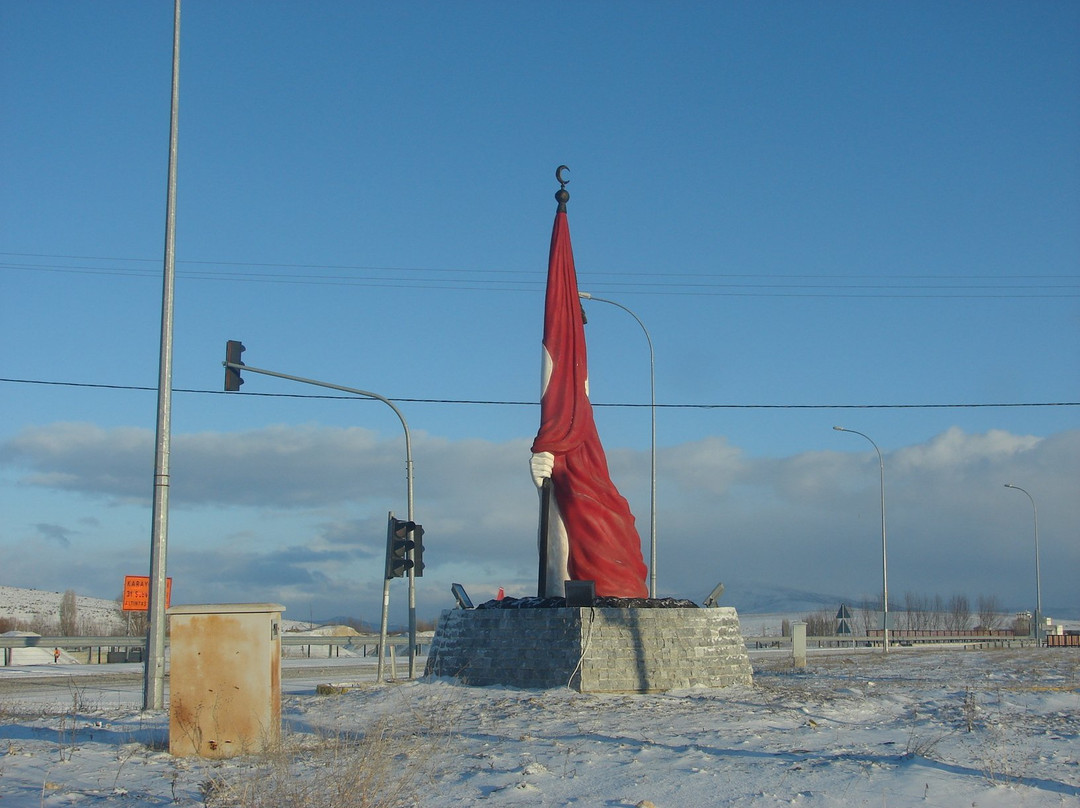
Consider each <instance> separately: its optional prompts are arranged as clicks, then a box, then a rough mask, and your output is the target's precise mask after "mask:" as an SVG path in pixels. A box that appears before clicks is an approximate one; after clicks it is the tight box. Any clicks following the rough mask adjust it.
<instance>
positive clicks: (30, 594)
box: [0, 586, 124, 634]
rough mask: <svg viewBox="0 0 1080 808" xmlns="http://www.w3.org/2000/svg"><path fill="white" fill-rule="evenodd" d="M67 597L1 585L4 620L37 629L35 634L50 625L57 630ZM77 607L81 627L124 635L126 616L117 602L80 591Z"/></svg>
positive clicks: (0, 612)
mask: <svg viewBox="0 0 1080 808" xmlns="http://www.w3.org/2000/svg"><path fill="white" fill-rule="evenodd" d="M63 597H64V593H63V592H49V591H46V590H44V589H22V588H20V587H16V586H0V618H9V619H12V620H17V621H19V622H20V623H25V624H27V625H31V626H35V628H33V629H31V630H35V631H37V630H38V628H45V627H47V626H52V628H51V629H49V630H50V631H57V630H58V628H57V627H58V626H59V624H60V601H61V600H62V599H63ZM75 605H76V611H77V617H78V620H79V624H80V625H81V626H87V627H96V631H100V632H102V633H103V634H123V633H124V616H123V613H122V612H121V611H120V607H119V605H118V604H117V603H116V601H115V600H106V599H105V598H91V597H86V596H83V595H80V594H79V593H78V591H76V593H75ZM38 633H45V632H44V631H38ZM84 633H86V632H84Z"/></svg>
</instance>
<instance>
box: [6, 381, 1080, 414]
mask: <svg viewBox="0 0 1080 808" xmlns="http://www.w3.org/2000/svg"><path fill="white" fill-rule="evenodd" d="M0 383H5V384H39V385H47V386H52V387H81V388H89V389H98V390H133V391H141V392H155V393H156V392H157V387H148V386H140V385H133V384H102V383H94V382H61V381H49V380H45V379H9V378H0ZM173 392H174V393H193V394H200V395H215V396H218V395H226V396H249V397H259V398H299V399H330V400H339V401H366V400H368V399H366V398H364V397H363V396H356V395H334V394H326V393H260V392H254V391H253V392H250V393H247V392H243V391H240V392H225V391H223V390H200V389H196V388H183V387H174V388H173ZM390 400H391V401H393V402H395V403H399V404H401V403H404V404H462V405H489V406H514V407H519V406H526V407H538V406H539V405H540V402H539V401H515V400H506V399H502V400H500V399H462V398H390ZM592 406H594V407H612V408H629V409H632V408H638V409H640V408H645V407H652V406H655V407H656V409H668V410H920V409H926V410H932V409H979V408H994V407H1001V408H1015V407H1080V401H1020V402H1000V401H999V402H963V403H944V404H941V403H919V404H732V403H727V404H721V403H712V404H708V403H697V404H694V403H679V404H661V403H657V404H656V405H653V404H652V403H627V402H595V401H594V402H592Z"/></svg>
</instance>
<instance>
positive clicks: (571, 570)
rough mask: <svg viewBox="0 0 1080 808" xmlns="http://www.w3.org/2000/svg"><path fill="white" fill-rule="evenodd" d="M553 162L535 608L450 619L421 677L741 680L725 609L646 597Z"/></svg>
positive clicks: (617, 687)
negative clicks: (593, 396) (606, 432)
mask: <svg viewBox="0 0 1080 808" xmlns="http://www.w3.org/2000/svg"><path fill="white" fill-rule="evenodd" d="M567 170H569V169H567V167H566V166H559V168H558V169H557V170H556V171H555V178H556V179H557V180H558V182H559V185H560V188H559V190H558V191H557V192H556V193H555V200H556V202H558V208H557V209H556V213H555V224H554V227H553V229H552V234H551V249H550V252H549V255H548V275H547V291H546V295H545V301H544V336H543V349H544V350H543V364H542V383H541V397H540V428H539V431H538V432H537V435H536V439H535V440H534V441H533V445H532V458H531V471H532V476H533V480H534V482H535V483H536V485H537V487H538V489H539V492H540V518H539V536H538V546H539V573H538V583H537V596H536V597H535V598H520V599H516V598H503V599H501V600H494V601H488V602H487V603H484V604H481V605H480V606H478V607H476V608H475V609H456V610H452V611H446V612H444V613H443V614H442V617H441V618H440V621H439V626H438V629H437V631H436V633H435V638H434V640H433V641H432V644H431V650H430V652H429V654H428V662H427V667H426V669H425V674H426V675H434V676H452V677H455V678H457V679H459V680H461V681H463V682H465V683H468V684H473V685H492V684H503V685H510V686H515V687H556V686H566V687H571V688H574V689H575V690H580V691H583V692H585V691H588V692H639V693H640V692H650V691H666V690H673V689H677V688H686V687H695V686H706V687H724V686H728V685H733V684H749V683H750V681H751V669H750V662H749V658H748V657H747V654H746V648H745V646H744V644H743V640H742V634H741V631H740V630H739V618H738V614H737V613H736V612H735V610H734V609H733V608H705V609H702V608H698V606H697V605H696V604H694V603H692V602H691V601H686V600H676V599H672V598H665V599H654V598H649V597H648V594H649V591H648V586H647V585H646V575H647V572H648V570H647V568H646V566H645V562H644V559H643V558H642V553H641V538H640V536H639V535H638V532H637V527H636V526H635V522H634V515H633V513H632V512H631V510H630V505H629V503H628V502H627V501H626V499H625V498H624V497H623V496H622V495H621V494H620V493H619V491H618V489H617V488H616V487H615V484H614V483H613V482H612V480H611V476H610V474H609V472H608V466H607V459H606V456H605V454H604V449H603V446H602V444H601V442H600V437H599V434H598V433H597V429H596V423H595V421H594V419H593V410H592V404H591V403H590V402H589V378H588V362H587V353H586V346H585V328H584V318H583V316H582V311H581V303H580V300H579V297H578V287H577V274H576V270H575V268H574V256H573V250H572V249H571V245H570V228H569V223H568V221H567V214H566V203H567V202H568V201H569V199H570V194H569V193H568V192H567V190H566V183H567V180H565V179H564V178H563V172H564V171H567Z"/></svg>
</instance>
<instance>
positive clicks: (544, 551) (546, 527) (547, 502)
mask: <svg viewBox="0 0 1080 808" xmlns="http://www.w3.org/2000/svg"><path fill="white" fill-rule="evenodd" d="M569 170H570V169H569V167H568V166H559V167H558V168H556V169H555V179H556V180H558V182H559V190H558V191H556V192H555V201H556V202H558V203H559V207H558V208H557V209H556V213H566V203H567V202H569V201H570V192H569V191H567V190H566V183H567V182H568V180H564V179H563V176H562V173H563V172H564V171H569ZM542 397H543V396H542V395H541V398H542ZM551 485H552V483H551V478H550V477H545V478H544V480H543V482H542V483H541V485H540V528H539V530H540V542H539V544H540V570H539V573H538V575H537V583H536V590H537V592H536V594H537V597H541V598H546V597H547V588H548V579H547V577H548V534H549V532H550V530H551V520H550V518H549V517H550V514H551Z"/></svg>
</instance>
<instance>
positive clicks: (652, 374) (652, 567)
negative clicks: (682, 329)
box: [578, 292, 656, 598]
mask: <svg viewBox="0 0 1080 808" xmlns="http://www.w3.org/2000/svg"><path fill="white" fill-rule="evenodd" d="M578 297H579V298H581V299H582V300H595V301H596V302H597V303H609V304H611V305H612V306H615V307H616V308H620V309H622V310H623V311H625V312H626V313H627V314H629V315H630V316H631V317H633V318H634V321H635V322H636V323H637V324H638V325H639V326H641V331H642V333H644V334H645V341H646V342H647V343H648V344H649V401H650V405H649V416H650V427H651V440H650V475H649V476H650V489H649V596H650V597H653V598H655V597H656V354H655V352H654V351H653V341H652V336H650V334H649V329H647V328H646V327H645V323H643V322H642V321H641V318H640V317H638V316H637V315H636V314H634V312H633V311H631V310H630V309H628V308H627V307H626V306H624V305H623V304H622V303H616V302H615V301H614V300H608V299H607V298H605V297H594V296H593V295H591V294H589V293H588V292H578Z"/></svg>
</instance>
